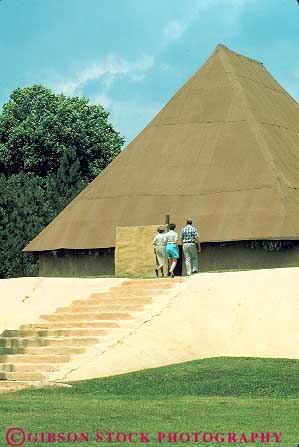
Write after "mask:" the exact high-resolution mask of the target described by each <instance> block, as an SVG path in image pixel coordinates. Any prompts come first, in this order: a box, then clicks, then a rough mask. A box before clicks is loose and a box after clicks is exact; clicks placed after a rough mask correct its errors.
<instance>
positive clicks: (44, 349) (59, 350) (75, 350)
mask: <svg viewBox="0 0 299 447" xmlns="http://www.w3.org/2000/svg"><path fill="white" fill-rule="evenodd" d="M85 350H86V349H85V348H83V347H78V346H75V347H73V346H39V347H35V346H33V347H30V346H29V347H24V348H20V347H18V348H3V347H2V348H0V357H1V356H3V355H12V354H28V355H30V354H31V355H39V354H42V355H52V354H54V355H64V354H66V355H76V354H82V352H84V351H85Z"/></svg>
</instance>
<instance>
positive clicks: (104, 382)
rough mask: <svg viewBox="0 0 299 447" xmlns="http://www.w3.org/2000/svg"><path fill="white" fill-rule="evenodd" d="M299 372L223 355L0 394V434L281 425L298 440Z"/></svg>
mask: <svg viewBox="0 0 299 447" xmlns="http://www.w3.org/2000/svg"><path fill="white" fill-rule="evenodd" d="M298 377H299V361H297V360H285V359H276V360H273V359H253V358H250V359H246V358H216V359H206V360H198V361H193V362H188V363H184V364H180V365H173V366H169V367H163V368H157V369H152V370H145V371H141V372H136V373H131V374H125V375H121V376H115V377H110V378H104V379H94V380H89V381H82V382H76V383H74V384H73V388H71V389H47V390H46V389H43V390H31V391H30V390H28V391H21V392H18V393H16V394H10V395H2V396H0V411H1V423H0V427H1V431H0V434H1V439H4V434H5V431H6V429H7V427H10V426H19V427H23V428H24V429H25V430H27V431H38V432H40V431H55V432H59V431H65V432H68V431H77V432H79V431H84V432H89V434H90V438H91V439H92V438H93V436H92V435H93V433H95V432H96V431H125V432H129V431H149V432H151V433H152V439H153V440H154V438H155V436H154V434H155V433H156V432H157V431H177V432H183V431H189V432H192V431H202V432H203V431H210V432H217V431H222V432H228V431H234V432H238V433H242V432H251V431H255V432H260V431H270V432H273V431H281V432H283V433H284V435H283V443H282V444H281V446H282V447H287V446H294V447H295V446H296V445H297V444H298V442H299V435H298V426H299V422H298V414H299V380H298ZM28 445H29V444H28ZM60 445H63V444H62V443H60ZM65 445H66V444H65ZM80 445H81V444H80ZM88 445H102V446H106V445H107V443H103V444H96V443H94V442H90V443H89V444H88ZM110 445H112V444H110ZM113 445H114V444H113ZM115 445H116V444H115ZM122 445H129V444H122ZM134 445H137V446H138V445H141V444H139V443H135V444H134ZM149 445H157V443H156V442H154V441H153V442H152V443H151V444H149ZM164 445H166V443H164ZM168 445H176V444H168ZM188 445H195V444H194V443H189V444H188ZM222 445H231V444H222ZM247 445H249V444H247ZM268 445H269V444H268ZM271 445H274V444H271Z"/></svg>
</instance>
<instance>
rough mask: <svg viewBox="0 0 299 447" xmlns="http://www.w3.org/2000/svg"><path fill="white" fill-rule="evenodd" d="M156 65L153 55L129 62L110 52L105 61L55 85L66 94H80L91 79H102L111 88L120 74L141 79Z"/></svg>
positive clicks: (57, 89) (106, 86)
mask: <svg viewBox="0 0 299 447" xmlns="http://www.w3.org/2000/svg"><path fill="white" fill-rule="evenodd" d="M153 65H154V59H153V57H151V56H148V55H146V56H143V57H141V58H140V59H139V60H137V61H135V62H128V61H127V60H125V59H122V58H121V57H119V56H117V55H114V54H110V55H108V56H107V58H106V60H104V61H103V62H97V63H94V64H92V65H90V66H89V67H86V68H84V69H83V70H82V71H81V72H80V73H78V74H77V76H75V78H74V79H71V80H69V81H65V82H62V83H60V84H58V85H56V86H55V87H54V89H55V90H56V91H59V92H62V93H64V94H66V95H70V96H72V95H79V94H82V90H83V89H84V87H85V86H86V84H87V83H88V82H90V81H95V80H100V79H101V80H102V81H103V83H104V87H105V88H106V89H109V88H110V87H111V86H112V84H113V82H114V81H115V79H116V78H117V77H120V76H129V77H130V78H131V79H133V80H136V79H137V80H139V79H140V76H142V77H143V76H144V74H145V72H147V71H148V70H150V69H151V68H152V67H153Z"/></svg>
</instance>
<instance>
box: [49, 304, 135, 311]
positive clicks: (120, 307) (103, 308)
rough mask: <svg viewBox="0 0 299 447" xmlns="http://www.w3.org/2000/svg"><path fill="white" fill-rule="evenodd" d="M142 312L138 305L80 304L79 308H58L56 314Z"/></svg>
mask: <svg viewBox="0 0 299 447" xmlns="http://www.w3.org/2000/svg"><path fill="white" fill-rule="evenodd" d="M140 310H143V306H142V305H140V304H135V305H133V304H95V305H94V304H89V303H86V304H81V305H80V306H79V305H77V306H68V307H58V309H56V313H67V312H71V313H77V312H81V313H85V312H88V313H89V312H97V313H99V312H118V311H132V312H138V311H140Z"/></svg>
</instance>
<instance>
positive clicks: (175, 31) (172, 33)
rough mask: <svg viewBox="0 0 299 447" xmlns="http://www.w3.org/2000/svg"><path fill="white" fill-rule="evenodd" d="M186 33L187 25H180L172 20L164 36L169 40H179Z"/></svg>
mask: <svg viewBox="0 0 299 447" xmlns="http://www.w3.org/2000/svg"><path fill="white" fill-rule="evenodd" d="M184 31H185V25H183V24H182V23H179V22H178V21H177V20H172V21H171V22H169V23H168V24H167V25H166V27H165V28H164V31H163V32H164V35H165V36H166V38H167V39H168V40H176V39H179V38H180V37H181V36H182V35H183V34H184Z"/></svg>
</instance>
